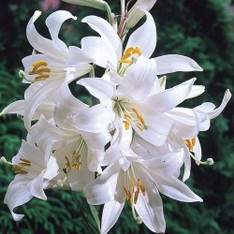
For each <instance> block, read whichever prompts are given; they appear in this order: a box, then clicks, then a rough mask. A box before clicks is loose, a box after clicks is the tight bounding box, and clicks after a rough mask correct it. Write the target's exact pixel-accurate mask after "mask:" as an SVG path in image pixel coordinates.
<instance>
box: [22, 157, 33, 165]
mask: <svg viewBox="0 0 234 234" xmlns="http://www.w3.org/2000/svg"><path fill="white" fill-rule="evenodd" d="M20 161H22V162H25V163H30V164H31V161H30V160H28V159H24V158H20Z"/></svg>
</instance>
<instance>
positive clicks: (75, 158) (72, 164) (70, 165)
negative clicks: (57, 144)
mask: <svg viewBox="0 0 234 234" xmlns="http://www.w3.org/2000/svg"><path fill="white" fill-rule="evenodd" d="M80 158H81V156H80V155H79V154H78V152H77V151H74V152H73V153H72V156H71V159H69V158H68V157H67V156H65V159H66V163H65V164H64V166H63V171H64V172H65V174H68V173H69V172H70V171H73V170H74V169H77V170H78V171H80V169H81V164H82V162H81V160H80Z"/></svg>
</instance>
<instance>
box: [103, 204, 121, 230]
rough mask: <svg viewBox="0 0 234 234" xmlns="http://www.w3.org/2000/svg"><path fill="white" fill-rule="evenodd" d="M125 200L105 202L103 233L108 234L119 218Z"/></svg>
mask: <svg viewBox="0 0 234 234" xmlns="http://www.w3.org/2000/svg"><path fill="white" fill-rule="evenodd" d="M124 204H125V203H124V202H123V203H120V202H118V201H116V200H112V201H109V202H107V203H105V205H104V208H103V212H102V223H101V234H107V233H108V232H109V230H110V229H111V228H112V227H113V226H114V224H115V223H116V221H117V220H118V218H119V216H120V214H121V212H122V210H123V208H124Z"/></svg>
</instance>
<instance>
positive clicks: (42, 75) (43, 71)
mask: <svg viewBox="0 0 234 234" xmlns="http://www.w3.org/2000/svg"><path fill="white" fill-rule="evenodd" d="M32 66H33V69H32V71H30V72H29V73H28V74H29V75H38V76H37V77H36V78H35V81H40V80H45V79H48V78H49V77H50V75H49V73H50V72H51V69H49V68H48V67H47V66H48V63H46V62H45V61H37V62H35V63H33V64H32Z"/></svg>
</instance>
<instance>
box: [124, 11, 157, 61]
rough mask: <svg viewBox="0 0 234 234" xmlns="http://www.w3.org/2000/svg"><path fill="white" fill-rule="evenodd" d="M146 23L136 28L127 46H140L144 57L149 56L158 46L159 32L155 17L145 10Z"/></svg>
mask: <svg viewBox="0 0 234 234" xmlns="http://www.w3.org/2000/svg"><path fill="white" fill-rule="evenodd" d="M145 14H146V17H147V18H146V21H145V23H144V24H143V25H142V26H141V27H139V28H138V29H137V30H135V31H134V32H133V33H132V34H131V35H130V37H129V39H128V42H127V45H126V48H129V47H139V48H140V50H141V51H142V54H143V56H144V57H146V58H149V57H150V56H151V55H152V54H153V52H154V50H155V47H156V42H157V32H156V26H155V22H154V19H153V17H152V16H151V14H150V13H149V12H145Z"/></svg>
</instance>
